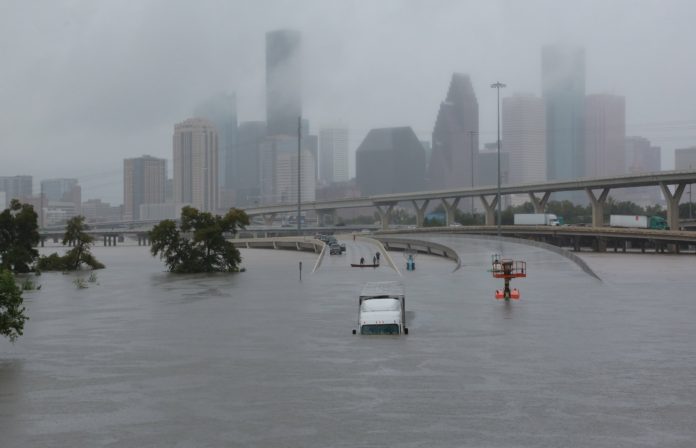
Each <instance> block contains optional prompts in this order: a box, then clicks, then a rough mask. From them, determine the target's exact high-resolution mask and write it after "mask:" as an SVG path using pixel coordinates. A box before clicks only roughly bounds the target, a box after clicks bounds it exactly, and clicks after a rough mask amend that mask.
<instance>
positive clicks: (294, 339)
mask: <svg viewBox="0 0 696 448" xmlns="http://www.w3.org/2000/svg"><path fill="white" fill-rule="evenodd" d="M347 243H348V254H346V255H345V256H342V257H337V256H334V257H333V258H328V259H327V260H325V262H324V263H323V264H322V266H321V268H320V269H319V270H318V271H317V273H315V274H309V273H305V275H303V280H302V282H299V281H298V273H297V262H298V260H301V261H303V264H304V265H305V266H312V265H313V262H314V260H315V258H314V257H315V256H314V255H313V254H298V253H295V252H285V251H263V250H245V251H243V256H244V257H245V259H244V264H245V265H246V267H247V268H248V271H247V272H246V273H242V274H235V275H219V274H218V275H195V276H177V275H173V274H169V273H166V272H164V268H163V265H162V264H161V262H159V260H156V259H153V258H152V257H150V255H149V253H148V252H147V248H144V247H143V248H140V247H115V248H113V247H112V248H102V247H98V248H96V256H97V258H98V259H100V260H102V261H103V262H104V263H105V264H106V265H107V266H108V268H107V269H106V270H103V271H99V272H98V284H92V283H90V284H88V288H87V289H82V290H78V289H76V288H75V286H74V285H73V284H72V280H73V279H74V277H75V275H61V274H44V275H42V276H41V277H39V281H40V282H41V283H42V285H43V287H42V289H41V291H37V292H32V293H29V294H27V300H26V306H27V309H28V314H29V316H30V317H31V320H30V321H29V322H27V325H26V332H25V336H24V337H22V338H20V339H19V340H18V342H17V343H16V344H15V345H12V344H9V343H8V342H6V341H5V340H2V341H0V433H1V434H2V436H3V439H2V443H1V444H0V445H1V446H2V447H3V448H5V447H20V446H21V447H27V446H32V447H35V446H51V447H55V446H57V447H62V446H65V447H67V446H71V447H73V446H85V447H92V446H196V447H199V446H303V447H307V446H315V447H328V446H336V447H347V446H377V445H379V446H384V445H385V440H388V441H389V442H388V443H387V444H388V445H400V446H407V447H409V446H413V447H415V446H502V447H513V446H514V447H519V446H529V447H538V446H567V447H585V446H593V447H596V446H606V447H615V446H690V445H689V444H690V443H691V442H692V441H693V440H694V439H695V438H696V426H694V425H693V415H696V405H695V403H696V383H694V379H693V372H694V371H695V369H696V348H695V346H694V344H693V341H694V340H696V326H694V325H693V322H694V320H695V319H694V318H695V317H696V302H695V301H694V300H693V291H694V290H695V287H696V284H695V283H696V280H694V278H693V275H687V274H684V275H683V276H681V277H677V278H679V281H678V282H675V281H671V282H670V281H663V280H662V275H661V273H660V272H661V270H660V271H659V272H658V271H657V270H656V269H655V268H654V263H655V261H653V264H652V265H651V264H649V263H648V264H646V263H645V262H644V260H646V258H640V256H639V255H635V256H625V255H624V256H623V258H621V259H620V260H618V259H613V260H612V259H611V258H602V259H595V258H592V257H590V258H589V262H590V263H591V264H593V267H597V268H598V269H599V270H600V271H601V274H600V276H602V278H603V279H605V281H604V282H599V281H597V280H595V279H593V278H591V277H589V276H587V275H586V274H584V273H583V272H582V271H581V270H580V269H579V268H578V267H577V266H576V265H574V264H573V263H572V262H570V261H568V260H567V259H565V258H563V257H560V256H558V255H556V254H551V253H548V252H545V251H543V250H540V249H538V248H532V247H528V246H523V245H516V244H509V243H503V244H501V243H492V242H485V241H476V240H472V239H456V238H454V239H452V240H451V241H448V244H452V245H456V246H457V248H458V249H459V251H460V252H461V253H462V257H463V260H462V261H463V268H462V269H460V270H458V271H457V272H454V273H452V272H451V270H452V264H451V263H450V262H448V261H446V260H442V259H437V258H429V257H426V256H419V257H418V269H417V270H416V271H413V272H409V271H406V270H405V269H404V270H402V271H403V274H404V277H403V281H404V283H405V286H406V294H407V295H406V308H407V312H408V314H407V319H408V327H409V335H408V336H399V337H377V336H375V337H361V336H359V335H356V336H354V335H352V334H351V332H352V329H353V328H355V323H356V320H357V312H358V303H357V297H358V294H359V291H360V289H361V287H362V284H363V283H364V282H366V281H374V280H393V279H398V278H399V277H398V276H397V274H396V273H395V272H394V271H393V270H391V269H389V268H386V267H380V268H379V269H374V270H373V269H370V270H365V269H351V268H349V267H347V264H348V262H349V260H350V256H351V250H352V251H354V252H355V253H356V254H359V253H361V252H365V253H372V252H374V250H373V249H371V248H369V247H368V248H364V247H361V246H355V247H352V248H351V243H352V241H347ZM496 251H498V252H500V251H502V252H503V253H505V255H506V256H510V257H511V258H515V259H517V258H521V259H525V260H526V261H527V263H528V271H529V277H528V278H526V279H523V280H516V282H517V283H516V284H515V286H516V287H519V289H520V291H521V292H522V299H521V300H520V301H519V302H514V303H505V302H501V301H496V300H495V299H494V298H493V294H494V291H495V289H496V288H499V287H500V286H501V285H500V281H497V280H495V279H493V278H491V275H490V273H489V272H487V269H488V268H489V266H488V265H489V264H490V254H491V253H493V252H496ZM607 256H608V257H616V256H615V255H613V254H607ZM692 258H693V257H689V258H686V257H685V258H680V259H679V261H678V262H672V261H670V260H671V259H670V258H666V257H664V258H653V259H652V260H659V262H660V263H666V264H664V265H663V266H664V267H665V269H667V270H669V271H670V274H669V275H668V276H667V278H668V279H670V280H673V279H674V278H675V275H676V274H675V273H674V272H675V270H676V271H678V270H679V269H682V270H685V271H683V272H693V267H694V263H696V258H694V259H693V261H691V260H692ZM394 260H395V261H397V263H398V262H401V261H403V260H401V258H400V255H398V254H397V255H396V256H395V257H394ZM617 260H618V261H617ZM635 260H637V261H635ZM670 263H674V264H670ZM684 263H691V264H690V265H688V266H684ZM627 264H633V267H632V268H633V269H632V271H633V272H640V274H636V275H637V276H634V277H632V278H633V279H634V280H632V281H624V279H625V274H626V272H627V271H628V270H629V269H628V267H627V266H626V265H627ZM615 265H616V266H618V267H614V266H615ZM614 273H616V274H614ZM636 279H637V280H636Z"/></svg>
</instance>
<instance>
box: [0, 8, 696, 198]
mask: <svg viewBox="0 0 696 448" xmlns="http://www.w3.org/2000/svg"><path fill="white" fill-rule="evenodd" d="M694 19H696V3H693V2H690V1H686V0H684V1H677V0H667V1H644V0H638V1H630V0H622V1H618V0H617V1H611V2H606V1H600V0H587V1H582V2H580V1H578V2H570V1H551V0H549V1H497V2H494V1H454V0H453V1H445V0H428V1H416V0H412V1H405V0H402V1H396V0H383V1H375V2H368V1H358V0H353V1H347V0H346V1H333V0H301V1H283V0H275V1H271V0H260V1H253V2H251V1H249V2H242V1H201V2H195V3H192V2H185V1H176V0H150V1H137V2H119V1H98V2H95V1H89V0H72V1H67V0H65V1H34V0H31V1H19V0H16V1H15V0H5V1H4V2H3V3H2V4H1V5H0V54H2V56H3V61H2V67H3V68H2V70H1V71H0V135H1V139H0V154H1V155H2V158H1V160H2V163H0V176H12V175H19V174H29V175H33V176H34V183H35V185H38V182H39V180H41V179H45V178H49V177H75V178H78V179H79V180H80V183H81V185H82V188H83V200H86V199H89V198H97V197H100V198H103V199H104V200H107V201H110V202H112V203H114V204H120V203H121V202H122V199H123V190H122V189H123V186H122V180H123V159H124V158H127V157H137V156H140V155H143V154H149V155H152V156H156V157H162V158H166V159H167V160H169V161H171V159H172V133H173V129H174V124H175V123H178V122H181V121H183V120H185V119H187V118H189V117H191V116H192V115H193V110H194V109H195V108H196V106H197V105H198V104H200V103H201V102H202V101H204V100H206V99H207V98H209V97H210V96H211V95H215V94H217V93H222V92H229V93H231V92H234V93H236V96H237V115H238V120H239V121H240V122H242V121H250V120H265V118H266V117H265V110H266V109H265V33H266V32H267V31H271V30H275V29H285V28H287V29H296V30H299V31H300V32H301V33H302V61H303V74H302V75H303V116H304V118H307V119H309V120H310V122H311V132H312V133H317V132H318V129H319V127H320V126H321V125H324V124H341V125H343V126H346V127H347V128H349V129H350V139H351V141H350V146H351V176H354V175H355V171H354V156H353V154H354V150H355V148H356V147H357V146H358V145H359V144H360V142H361V141H362V139H363V137H364V136H365V134H366V133H367V132H368V130H369V129H371V128H375V127H383V126H411V127H412V128H413V129H414V131H415V132H416V134H417V135H418V137H419V138H420V139H422V140H428V141H429V140H431V137H432V136H431V133H432V131H433V126H434V123H435V119H436V115H437V111H438V108H439V105H440V102H441V101H443V100H444V98H445V95H446V93H447V88H448V85H449V82H450V78H451V76H452V73H453V72H461V73H465V74H468V75H470V76H471V80H472V82H473V85H474V90H475V93H476V96H477V98H478V103H479V113H480V131H481V138H480V142H481V145H483V144H484V143H486V142H492V141H495V138H496V136H495V130H496V92H495V90H494V89H491V88H490V84H491V83H494V82H496V81H501V82H503V83H505V84H507V88H506V89H504V90H503V91H502V92H501V93H502V96H510V95H512V94H514V93H533V94H536V95H541V73H540V71H541V70H540V69H541V67H540V65H541V47H542V46H543V45H547V44H570V45H577V46H581V47H583V48H584V49H585V57H586V92H587V93H588V94H592V93H612V94H616V95H623V96H625V97H626V125H627V126H626V133H627V135H629V136H632V135H639V136H643V137H646V138H648V139H650V140H651V141H652V143H653V144H654V145H658V146H661V147H662V149H663V156H662V161H663V169H672V168H673V150H674V149H675V148H683V147H688V146H693V145H696V85H694V84H691V83H689V80H692V79H696V59H694V58H693V55H694V54H696V39H693V38H692V37H691V36H690V33H689V32H690V30H691V27H692V24H693V22H694ZM168 171H169V176H171V164H169V166H168Z"/></svg>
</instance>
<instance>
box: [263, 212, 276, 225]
mask: <svg viewBox="0 0 696 448" xmlns="http://www.w3.org/2000/svg"><path fill="white" fill-rule="evenodd" d="M273 218H275V213H267V214H265V215H263V223H264V224H265V225H266V226H268V227H271V226H272V225H273Z"/></svg>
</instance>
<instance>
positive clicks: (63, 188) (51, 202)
mask: <svg viewBox="0 0 696 448" xmlns="http://www.w3.org/2000/svg"><path fill="white" fill-rule="evenodd" d="M41 195H42V198H43V199H42V200H41V204H42V209H43V216H44V217H45V216H48V215H51V214H53V215H55V216H63V218H64V219H70V218H72V217H73V216H77V215H80V214H82V188H81V187H80V184H79V182H78V180H77V179H46V180H42V181H41ZM40 216H41V215H40ZM59 222H60V219H58V221H56V223H59Z"/></svg>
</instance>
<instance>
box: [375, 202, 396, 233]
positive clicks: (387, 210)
mask: <svg viewBox="0 0 696 448" xmlns="http://www.w3.org/2000/svg"><path fill="white" fill-rule="evenodd" d="M395 205H396V203H393V204H375V207H377V213H379V220H380V221H381V222H382V230H387V229H388V228H389V223H390V222H391V214H392V210H394V206H395Z"/></svg>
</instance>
